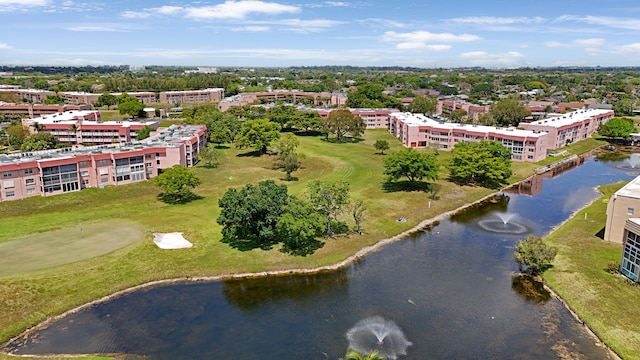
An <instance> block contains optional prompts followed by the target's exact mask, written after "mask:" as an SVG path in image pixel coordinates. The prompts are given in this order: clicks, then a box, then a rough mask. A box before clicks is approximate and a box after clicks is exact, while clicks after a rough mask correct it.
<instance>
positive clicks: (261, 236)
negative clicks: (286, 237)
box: [217, 180, 289, 249]
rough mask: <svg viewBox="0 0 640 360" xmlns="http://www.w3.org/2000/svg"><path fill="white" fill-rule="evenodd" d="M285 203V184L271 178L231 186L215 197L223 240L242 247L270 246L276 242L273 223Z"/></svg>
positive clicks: (276, 220) (287, 202) (281, 212)
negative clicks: (238, 187) (236, 187)
mask: <svg viewBox="0 0 640 360" xmlns="http://www.w3.org/2000/svg"><path fill="white" fill-rule="evenodd" d="M288 204H289V195H288V193H287V187H286V186H285V185H277V184H276V183H275V182H274V181H273V180H265V181H262V182H260V183H258V185H257V186H255V185H253V184H247V185H245V186H244V187H243V188H242V189H240V190H237V189H235V188H230V189H229V190H227V192H225V194H224V195H223V196H222V197H221V198H220V200H218V206H220V215H219V216H218V219H217V222H218V224H220V225H222V226H223V228H222V236H223V239H222V240H223V241H224V242H227V243H229V244H232V245H233V246H235V247H238V248H241V249H251V248H256V247H259V248H262V249H270V248H271V247H272V246H273V245H274V244H276V243H278V231H277V229H276V226H277V224H278V222H279V221H280V218H281V216H282V215H283V214H284V212H285V210H286V207H287V205H288Z"/></svg>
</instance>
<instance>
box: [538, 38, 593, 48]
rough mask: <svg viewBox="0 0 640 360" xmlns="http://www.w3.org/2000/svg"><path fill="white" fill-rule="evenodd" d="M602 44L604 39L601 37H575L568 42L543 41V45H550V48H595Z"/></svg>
mask: <svg viewBox="0 0 640 360" xmlns="http://www.w3.org/2000/svg"><path fill="white" fill-rule="evenodd" d="M604 45H605V40H604V39H602V38H591V39H575V40H573V41H571V42H570V43H562V42H559V41H546V42H544V46H546V47H550V48H571V47H581V48H597V47H601V46H604Z"/></svg>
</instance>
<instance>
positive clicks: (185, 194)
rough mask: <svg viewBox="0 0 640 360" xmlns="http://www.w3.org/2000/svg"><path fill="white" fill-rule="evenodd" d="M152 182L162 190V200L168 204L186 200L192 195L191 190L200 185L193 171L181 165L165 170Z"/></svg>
mask: <svg viewBox="0 0 640 360" xmlns="http://www.w3.org/2000/svg"><path fill="white" fill-rule="evenodd" d="M154 182H155V184H156V185H157V186H158V187H160V188H161V189H162V191H163V194H162V198H163V199H164V200H165V201H167V202H170V203H171V202H182V201H185V200H187V199H188V198H189V197H191V196H192V195H193V193H192V190H193V189H195V188H196V187H197V186H199V185H200V184H201V183H202V181H201V180H200V178H198V176H197V175H196V174H195V173H194V172H193V171H191V170H190V169H187V168H186V167H184V166H182V165H174V166H173V167H170V168H168V169H165V170H164V171H163V172H162V173H161V174H160V175H158V176H157V177H155V179H154Z"/></svg>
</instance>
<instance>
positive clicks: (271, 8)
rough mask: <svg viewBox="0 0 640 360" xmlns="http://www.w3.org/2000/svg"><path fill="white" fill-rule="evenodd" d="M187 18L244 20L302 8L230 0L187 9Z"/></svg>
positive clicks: (248, 0) (252, 0)
mask: <svg viewBox="0 0 640 360" xmlns="http://www.w3.org/2000/svg"><path fill="white" fill-rule="evenodd" d="M185 12H186V17H189V18H193V19H198V20H208V19H244V18H245V17H246V16H247V15H248V14H251V13H258V14H267V15H277V14H283V13H298V12H300V8H299V7H297V6H291V5H282V4H278V3H272V2H264V1H260V0H241V1H233V0H228V1H225V2H224V3H222V4H218V5H214V6H203V7H189V8H185Z"/></svg>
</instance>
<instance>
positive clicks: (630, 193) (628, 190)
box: [614, 176, 640, 199]
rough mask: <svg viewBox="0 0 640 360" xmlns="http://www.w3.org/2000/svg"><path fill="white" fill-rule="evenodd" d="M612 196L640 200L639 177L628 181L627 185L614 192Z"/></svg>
mask: <svg viewBox="0 0 640 360" xmlns="http://www.w3.org/2000/svg"><path fill="white" fill-rule="evenodd" d="M614 196H624V197H629V198H636V199H640V176H638V177H636V178H635V179H633V180H631V181H629V182H628V183H627V185H625V186H623V187H622V188H621V189H620V190H618V191H616V193H615V194H614Z"/></svg>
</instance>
